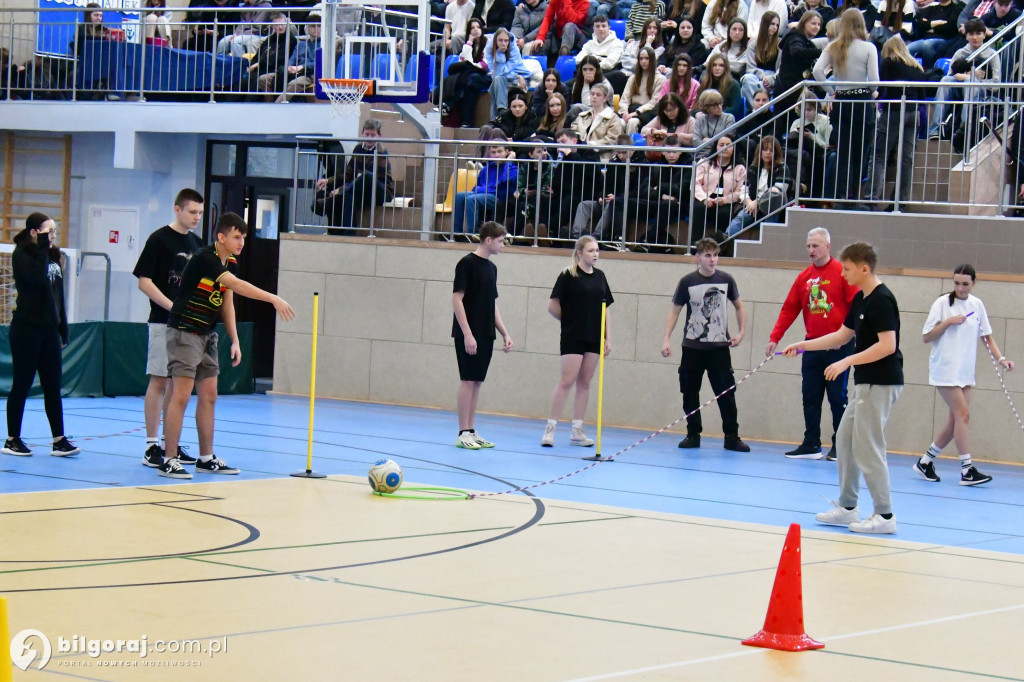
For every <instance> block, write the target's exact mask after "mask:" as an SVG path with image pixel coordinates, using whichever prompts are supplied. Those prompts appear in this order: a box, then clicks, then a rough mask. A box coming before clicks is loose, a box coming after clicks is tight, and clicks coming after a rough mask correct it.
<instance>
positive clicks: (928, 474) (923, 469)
mask: <svg viewBox="0 0 1024 682" xmlns="http://www.w3.org/2000/svg"><path fill="white" fill-rule="evenodd" d="M971 468H972V469H974V467H971ZM974 470H975V471H977V469H974ZM914 471H916V472H917V475H918V476H920V477H921V478H923V479H924V480H926V481H931V482H932V483H938V482H939V480H940V479H939V475H938V474H937V473H935V465H934V464H933V463H932V462H928V463H927V464H922V463H921V460H917V461H916V462H914ZM989 480H992V479H989Z"/></svg>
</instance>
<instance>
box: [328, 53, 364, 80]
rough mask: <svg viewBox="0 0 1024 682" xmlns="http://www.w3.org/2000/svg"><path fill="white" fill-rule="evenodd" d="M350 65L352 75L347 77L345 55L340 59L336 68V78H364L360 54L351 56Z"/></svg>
mask: <svg viewBox="0 0 1024 682" xmlns="http://www.w3.org/2000/svg"><path fill="white" fill-rule="evenodd" d="M349 64H350V65H351V66H352V70H351V71H350V72H349V74H350V75H348V76H346V75H345V55H342V56H340V57H338V64H337V66H335V67H334V77H335V78H346V77H348V78H362V77H363V76H362V73H363V71H362V68H363V67H362V61H361V59H360V57H359V55H358V54H354V55H351V56H349Z"/></svg>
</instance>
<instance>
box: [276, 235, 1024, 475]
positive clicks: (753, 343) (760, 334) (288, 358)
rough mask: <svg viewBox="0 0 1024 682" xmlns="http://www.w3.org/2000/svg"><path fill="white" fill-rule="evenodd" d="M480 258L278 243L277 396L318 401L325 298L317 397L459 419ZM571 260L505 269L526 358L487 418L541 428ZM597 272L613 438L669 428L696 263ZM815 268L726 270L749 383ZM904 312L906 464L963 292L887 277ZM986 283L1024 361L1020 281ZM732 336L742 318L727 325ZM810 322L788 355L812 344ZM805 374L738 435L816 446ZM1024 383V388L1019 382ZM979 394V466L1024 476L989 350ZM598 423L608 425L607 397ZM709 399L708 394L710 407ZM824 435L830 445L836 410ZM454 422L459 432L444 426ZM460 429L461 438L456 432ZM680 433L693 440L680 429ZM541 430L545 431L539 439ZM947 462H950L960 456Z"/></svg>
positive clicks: (753, 406)
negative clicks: (461, 287) (675, 320)
mask: <svg viewBox="0 0 1024 682" xmlns="http://www.w3.org/2000/svg"><path fill="white" fill-rule="evenodd" d="M469 248H470V247H469V246H468V245H463V246H456V245H449V244H434V243H429V244H416V243H402V242H391V241H388V240H377V241H374V242H371V243H367V242H366V241H365V240H358V241H357V240H347V239H345V238H317V237H310V236H305V235H286V236H283V237H282V243H281V276H280V288H279V291H280V293H281V295H282V296H284V297H285V298H286V299H287V300H288V301H289V302H290V303H292V305H293V306H294V307H295V309H296V312H297V319H296V320H295V321H294V322H293V323H291V324H284V323H280V322H279V323H278V325H277V339H276V341H277V350H276V353H275V366H274V389H275V390H276V391H279V392H284V393H295V394H307V395H308V390H309V368H310V351H311V325H312V294H313V292H314V291H317V292H319V293H320V311H319V322H318V327H319V333H320V337H319V340H318V344H319V349H318V360H317V363H318V371H317V394H318V395H320V396H324V397H337V398H349V399H355V400H369V401H379V402H387V403H403V404H410V405H425V406H433V407H439V408H444V409H452V408H454V401H455V388H456V384H457V382H458V374H457V370H456V365H455V357H454V352H453V350H452V340H451V338H450V334H451V324H452V312H451V278H452V273H453V272H454V268H455V264H456V262H457V261H458V260H459V258H461V257H462V256H463V255H464V254H465V253H466V252H467V251H468V250H469ZM568 258H569V252H568V251H559V250H549V249H530V248H508V249H506V251H505V252H504V253H502V254H501V255H499V256H497V257H496V260H495V262H496V264H497V266H498V289H499V294H500V298H499V300H498V302H499V307H500V309H501V314H502V317H503V318H504V320H505V323H506V326H507V327H508V329H509V331H510V333H511V334H512V338H513V339H514V340H515V342H516V348H515V350H514V351H513V352H512V353H510V354H508V355H504V354H502V353H500V352H496V354H495V357H494V361H493V362H492V364H491V370H490V373H489V375H488V379H487V383H486V384H485V386H484V389H483V391H482V393H481V400H480V410H481V411H484V412H492V413H504V414H515V415H522V416H529V417H536V418H542V417H544V416H546V412H547V409H548V403H549V400H550V395H551V389H552V388H553V386H554V382H555V381H556V378H557V373H558V366H559V361H558V323H557V322H556V321H555V320H554V319H553V318H551V317H550V316H549V315H548V313H547V301H548V297H549V294H550V291H551V286H552V285H553V284H554V281H555V278H556V276H557V274H558V271H559V270H560V269H561V268H563V267H565V266H566V265H567V264H568ZM600 267H601V268H602V269H603V270H604V271H605V272H606V274H607V275H608V279H609V282H610V283H611V286H612V290H613V292H614V293H615V304H614V305H613V306H612V307H611V308H610V310H609V320H610V323H609V333H610V345H611V354H610V356H609V357H608V360H607V363H606V368H605V406H604V415H605V421H606V423H607V424H614V425H623V426H633V427H637V428H644V429H652V430H653V429H657V428H661V427H662V426H664V425H666V424H668V423H669V422H672V421H673V420H675V419H677V418H679V417H680V416H681V415H682V400H681V397H680V395H679V384H678V375H677V373H676V371H675V370H676V365H677V363H678V359H679V351H678V344H679V343H680V342H681V327H682V324H680V325H679V326H678V327H677V329H676V333H675V334H674V335H673V343H674V344H675V347H676V350H675V351H674V354H673V357H672V358H669V359H665V358H662V357H661V355H660V353H659V348H660V345H661V338H662V332H663V329H664V324H665V316H666V314H667V313H668V311H669V309H670V305H671V302H670V301H671V294H672V292H673V290H674V288H675V285H676V283H677V281H678V279H679V277H681V276H682V275H683V274H685V273H686V272H688V271H690V270H692V269H693V268H694V267H695V265H694V264H693V262H692V259H689V258H687V259H681V258H679V257H670V256H661V257H656V256H647V257H645V258H644V259H640V258H638V257H636V256H633V255H631V254H610V255H607V256H603V257H602V261H601V265H600ZM802 267H803V265H802V264H800V265H796V264H794V265H793V266H792V267H791V268H787V267H785V266H781V267H780V266H778V265H776V266H774V267H772V266H769V265H768V264H764V263H758V262H755V261H735V262H729V261H728V259H727V261H726V262H725V263H724V269H725V270H727V271H728V272H730V273H731V274H732V275H733V276H734V277H735V278H736V281H737V284H738V286H739V289H740V294H741V297H742V299H743V301H744V303H745V308H746V311H747V315H748V318H747V319H748V327H747V335H746V337H745V338H744V340H743V342H742V343H741V344H740V346H739V347H737V348H736V349H735V350H734V351H733V363H734V366H735V369H736V373H737V379H739V378H741V377H742V376H743V375H744V374H746V373H747V372H748V371H749V370H750V369H751V368H753V367H755V366H756V365H757V364H758V363H759V362H761V360H763V359H764V348H765V345H766V344H767V342H768V334H769V332H770V331H771V328H772V326H773V325H774V323H775V319H776V317H777V315H778V312H779V308H780V306H781V303H782V301H783V299H784V298H785V295H786V293H787V292H788V290H789V287H790V286H791V284H792V282H793V279H794V277H795V276H796V274H797V272H798V270H799V269H800V268H802ZM880 272H881V274H882V276H883V279H884V281H885V282H886V283H887V284H888V285H889V287H890V288H891V289H892V290H893V291H894V292H895V294H896V296H897V298H898V300H899V302H900V307H901V311H902V324H903V335H902V344H901V346H902V350H903V353H904V357H905V365H904V367H905V373H906V380H907V386H906V389H905V390H904V392H903V396H902V397H901V398H900V401H899V402H898V403H897V405H896V408H895V409H894V411H893V414H892V417H891V420H890V422H889V426H888V428H887V434H888V438H889V447H890V449H891V450H897V451H912V452H919V451H923V450H924V449H925V448H926V447H927V446H928V444H929V443H930V442H931V438H932V435H933V433H934V431H935V430H936V429H937V428H938V426H940V425H941V424H942V423H943V422H944V420H945V418H946V411H945V408H944V405H943V404H942V402H941V400H940V399H939V398H938V396H937V394H936V392H935V390H934V389H933V388H931V387H930V386H928V385H927V381H928V354H927V351H928V347H927V346H925V345H924V344H923V343H922V342H921V340H920V338H921V337H920V333H921V327H922V325H923V324H924V320H925V317H926V315H927V311H928V308H929V307H930V306H931V304H932V302H933V301H934V300H935V299H936V298H937V297H938V296H939V295H941V294H942V293H943V292H945V291H948V290H949V289H950V287H951V283H950V280H949V279H948V276H947V277H943V276H941V274H940V273H932V276H908V275H905V274H893V273H892V271H886V270H884V269H883V270H881V271H880ZM1006 279H1008V280H1009V279H1016V281H999V282H997V281H979V284H978V287H977V288H976V290H975V291H976V293H977V294H978V295H979V296H980V297H981V298H982V299H983V300H984V301H985V303H986V306H987V307H988V311H989V314H990V317H991V320H992V325H993V329H994V333H993V335H994V338H995V339H996V341H997V343H998V345H999V347H1000V348H1001V349H1002V351H1003V352H1004V353H1005V354H1006V355H1007V356H1008V357H1010V358H1012V359H1024V334H1022V332H1024V311H1022V310H1021V308H1020V306H1019V305H1016V302H1017V300H1018V299H1019V293H1020V291H1021V284H1020V283H1019V282H1020V279H1021V278H1006ZM730 329H731V330H733V332H735V330H736V323H735V319H733V320H732V322H731V323H730ZM802 331H803V329H802V325H801V323H800V322H797V323H796V324H795V325H794V328H792V329H791V330H790V333H789V334H788V335H787V336H786V338H785V339H784V341H786V342H788V341H795V340H798V339H799V338H801V337H802ZM799 372H800V363H799V361H797V360H788V359H785V358H781V357H777V358H775V359H773V360H772V361H770V362H769V363H768V364H767V365H766V366H765V367H764V368H763V369H762V370H761V371H760V372H758V373H757V374H756V375H754V376H753V377H751V378H750V379H749V380H748V381H747V382H746V383H745V384H743V386H742V387H741V389H740V390H739V392H738V396H737V399H738V403H739V421H740V433H741V435H743V436H744V437H747V438H751V439H761V440H775V441H783V442H797V441H799V439H800V437H801V436H802V433H803V418H802V410H801V404H800V403H801V400H800V375H799ZM1021 374H1022V375H1024V373H1021ZM977 376H978V388H977V389H976V390H975V392H974V398H973V403H972V404H973V406H974V409H973V414H974V423H973V428H972V435H973V441H974V446H973V450H974V454H975V455H976V456H977V457H979V458H982V459H998V460H1003V461H1014V462H1022V461H1024V455H1022V452H1021V448H1020V447H1019V445H1020V443H1021V442H1022V440H1021V439H1022V434H1021V431H1020V427H1019V426H1018V425H1017V423H1016V421H1015V420H1014V418H1013V415H1012V413H1011V412H1010V408H1009V405H1008V404H1007V401H1006V398H1005V396H1004V395H1003V393H1002V390H1001V388H1000V385H999V382H998V379H997V377H996V375H995V372H994V371H993V369H992V365H991V361H990V360H989V358H988V355H987V353H986V351H985V350H984V347H983V346H981V344H979V351H978V371H977ZM1007 380H1008V385H1009V387H1010V388H1011V390H1015V391H1018V392H1015V393H1014V394H1013V397H1014V400H1015V402H1018V403H1021V404H1024V392H1019V391H1020V387H1021V384H1020V377H1019V376H1018V374H1017V373H1014V374H1011V375H1009V377H1008V379H1007ZM592 395H593V397H592V400H591V409H590V416H589V417H588V419H590V420H593V419H594V414H595V412H596V391H595V392H594V393H593V394H592ZM702 397H704V398H710V397H711V392H710V389H709V388H707V387H706V386H705V389H704V392H703V394H702ZM824 412H825V415H826V416H825V417H824V420H825V422H826V423H825V424H824V425H823V428H822V431H823V434H824V435H825V436H826V437H828V436H829V435H831V424H830V422H829V417H828V416H827V415H828V409H827V407H826V408H825V410H824ZM439 418H442V419H451V417H448V416H444V417H439ZM704 425H705V432H706V433H708V434H716V433H718V434H720V433H721V421H720V419H719V416H718V411H717V410H716V409H715V408H714V407H711V408H709V410H708V411H707V412H706V413H705V419H704ZM452 429H453V432H454V429H455V424H454V422H453V424H452ZM675 430H677V431H678V430H680V429H679V428H677V429H675ZM540 432H541V424H540V423H538V424H537V438H538V439H539V438H540ZM949 452H950V451H947V454H948V453H949Z"/></svg>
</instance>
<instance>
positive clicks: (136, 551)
mask: <svg viewBox="0 0 1024 682" xmlns="http://www.w3.org/2000/svg"><path fill="white" fill-rule="evenodd" d="M306 405H307V403H306V402H305V401H303V400H301V399H297V398H288V397H280V396H276V397H266V396H253V397H225V398H222V399H221V402H220V403H219V404H218V434H217V442H218V454H219V455H220V456H221V457H223V458H224V459H226V460H228V461H229V462H230V463H232V464H234V465H235V466H238V467H240V468H242V469H243V473H242V474H241V475H240V476H239V477H223V478H221V477H207V478H201V477H197V479H195V480H194V481H191V482H172V481H168V480H167V479H163V478H160V477H158V476H157V475H156V474H155V472H154V471H153V470H151V469H147V468H145V467H142V466H141V465H140V463H141V449H142V442H143V438H142V436H141V431H140V430H139V427H141V425H142V411H141V400H140V399H134V398H118V399H95V400H89V399H73V400H68V401H66V403H65V408H66V412H67V421H68V423H69V429H68V430H69V431H70V432H71V433H74V434H76V435H78V436H79V438H78V440H79V441H80V443H81V445H82V446H83V450H84V452H83V454H82V455H81V456H79V457H78V458H75V459H74V460H61V459H57V458H52V457H48V456H45V455H43V454H40V453H38V452H37V454H36V455H35V456H33V457H31V458H17V457H9V456H2V457H0V491H3V493H4V494H2V495H0V539H2V545H0V596H5V597H6V598H7V600H8V609H9V619H10V629H11V633H12V635H14V634H16V633H18V632H20V631H22V630H25V629H34V630H38V631H39V632H41V633H43V634H44V635H46V637H47V639H48V640H49V641H50V643H51V646H52V648H53V652H52V655H53V657H52V660H51V661H50V662H49V663H48V664H47V665H46V667H45V668H43V669H42V670H38V669H36V667H35V666H34V665H33V666H32V667H30V668H29V669H28V670H27V671H26V672H22V671H20V670H16V671H15V672H16V674H15V676H14V679H15V680H31V679H45V678H53V679H57V678H68V679H82V680H271V679H275V680H276V679H296V680H366V679H371V678H372V679H395V680H602V679H623V680H829V681H830V682H835V681H843V680H851V681H852V680H866V679H875V680H922V681H924V680H928V681H933V680H934V681H944V680H971V679H1001V680H1021V679H1024V652H1022V650H1021V649H1020V648H1018V647H1019V644H1018V640H1019V637H1020V632H1021V631H1022V627H1021V626H1022V625H1024V532H1022V531H1021V523H1020V522H1021V520H1022V518H1024V517H1022V514H1021V500H1022V495H1021V493H1022V492H1024V471H1022V470H1021V469H1020V468H1016V467H1010V466H999V465H987V466H986V467H985V469H984V470H985V471H986V472H987V473H991V474H992V475H994V476H995V477H996V479H995V481H993V483H992V484H990V485H989V486H986V487H979V488H964V487H961V486H958V485H956V482H955V481H954V480H952V478H953V477H952V476H950V477H949V478H948V479H944V480H943V482H942V483H941V484H929V483H927V482H924V481H922V480H921V479H919V478H916V477H914V475H913V474H912V472H910V470H909V466H910V464H911V463H912V461H913V460H912V459H911V458H910V457H904V456H898V455H893V456H891V459H890V465H891V471H892V480H893V490H894V495H893V498H894V509H895V510H896V514H897V518H898V519H899V522H900V533H899V534H898V535H896V536H893V537H888V538H875V537H862V536H855V535H852V534H849V533H847V532H846V531H845V530H843V529H830V528H826V527H821V526H817V525H815V523H814V520H813V512H815V511H821V510H822V509H824V508H825V507H827V502H825V501H824V500H823V499H822V496H823V495H831V496H833V497H834V495H835V492H836V483H835V466H834V464H832V463H828V462H825V461H817V462H816V461H790V460H786V459H785V458H783V457H782V456H781V452H782V451H783V450H785V449H786V447H785V446H782V445H773V444H758V443H752V445H754V446H755V447H754V451H753V452H752V453H750V454H749V455H737V454H736V453H729V452H726V451H724V450H722V449H721V448H720V446H719V445H718V444H716V442H715V441H714V439H709V438H708V439H705V446H704V447H703V448H702V449H701V450H699V451H692V452H686V453H683V452H682V451H680V450H678V449H677V448H676V447H675V445H676V441H677V440H678V438H677V437H673V436H671V435H669V434H666V435H664V436H660V437H658V438H655V439H654V440H652V441H650V442H648V443H645V444H644V445H643V446H641V447H639V448H636V449H635V450H631V451H630V452H628V453H626V454H625V455H623V456H622V458H621V461H615V462H613V463H608V464H601V465H599V466H597V467H595V468H593V469H591V470H588V471H587V472H584V473H581V474H579V475H577V476H572V477H570V478H568V479H565V480H563V481H560V482H558V483H554V484H550V485H542V486H539V487H536V488H533V489H531V490H530V491H529V492H528V493H514V494H507V495H497V496H492V497H483V498H478V499H474V500H470V501H463V500H457V501H421V500H404V499H385V498H381V497H377V496H374V495H372V494H370V491H369V487H368V485H367V483H366V480H365V472H366V470H367V469H368V467H369V464H370V462H372V461H373V460H374V459H376V458H378V457H380V456H389V457H391V458H392V459H395V460H396V461H398V462H399V463H400V464H402V466H403V468H404V470H405V479H406V484H405V485H406V487H409V486H413V485H415V484H416V483H423V484H426V485H434V486H448V487H453V488H459V489H464V490H468V491H484V492H500V491H504V490H508V489H512V488H516V487H520V486H525V485H532V484H535V483H540V482H544V481H547V480H549V479H552V478H555V477H557V476H561V475H563V474H566V473H569V472H571V471H575V470H576V469H578V468H579V467H580V466H581V464H583V463H582V462H580V460H579V459H578V457H579V456H580V455H581V454H585V453H583V452H582V451H581V450H580V449H579V448H570V447H569V446H560V447H556V448H553V449H547V448H541V447H540V446H539V444H538V439H539V430H538V428H542V425H541V424H538V423H537V422H531V421H527V420H520V419H512V418H503V417H487V416H485V417H483V418H482V419H481V420H480V421H479V423H478V427H479V428H480V430H481V432H482V433H484V434H485V435H486V436H487V437H488V438H490V439H491V440H494V441H495V442H497V443H498V447H497V448H495V450H493V451H480V452H467V451H464V450H458V449H456V448H455V447H453V445H452V442H453V437H452V432H453V423H454V418H453V415H451V414H450V413H446V412H442V411H436V410H419V409H413V408H401V407H393V406H384V405H367V404H358V403H345V402H334V401H321V402H318V407H317V426H316V431H315V435H316V441H317V442H316V447H315V452H316V459H315V461H314V468H315V469H317V470H318V471H322V472H323V473H326V474H328V475H329V478H327V479H325V480H320V481H317V480H305V479H296V478H290V477H289V476H288V474H289V473H290V472H293V471H299V470H301V469H303V468H304V467H305V451H306V422H305V416H304V415H305V409H306ZM44 423H45V422H44V420H43V417H42V405H41V401H30V403H29V413H28V415H27V417H26V432H27V437H26V440H27V441H28V442H30V443H31V444H34V445H41V444H42V443H43V442H44V441H45V438H43V437H40V434H39V433H36V434H33V432H32V428H33V427H34V428H35V429H36V430H40V429H41V428H42V425H43V424H44ZM40 433H42V431H41V430H40ZM644 435H646V434H644V433H641V432H637V431H630V430H624V429H609V430H607V431H606V433H605V439H606V440H605V443H606V447H605V453H606V454H607V453H611V452H614V451H616V450H618V449H619V448H621V447H624V446H625V445H628V444H630V443H632V442H634V441H636V440H639V439H640V438H641V437H643V436H644ZM33 436H35V437H33ZM190 439H194V431H192V430H191V429H186V433H185V441H186V443H187V442H189V440H190ZM955 466H956V464H955V462H952V461H949V460H940V466H939V471H940V473H943V471H944V470H945V472H947V473H949V472H952V470H953V469H954V468H955ZM211 478H213V479H215V480H210V479H211ZM789 523H799V524H801V525H802V527H803V537H802V557H803V597H804V600H803V601H804V615H805V621H806V624H807V631H808V633H809V634H810V635H811V636H812V637H814V638H816V639H818V640H821V641H823V642H824V643H825V645H826V647H825V649H822V650H818V651H811V652H804V653H782V652H777V651H769V650H763V649H755V648H749V647H744V646H742V645H741V644H740V640H742V639H744V638H746V637H749V636H750V635H752V634H754V633H755V632H756V631H757V630H759V629H760V628H761V626H762V625H763V621H764V618H765V612H766V609H767V606H768V600H769V596H770V593H771V589H772V583H773V581H774V579H775V574H776V568H777V565H778V561H779V555H780V552H781V550H782V546H783V539H784V536H785V533H786V530H787V525H788V524H789ZM75 636H78V637H79V639H78V640H74V637H75ZM143 637H145V643H146V650H147V655H146V656H145V657H143V656H141V655H140V654H139V653H134V652H131V653H129V652H126V651H123V652H121V653H117V652H102V651H100V652H97V655H96V656H91V655H89V653H88V651H74V650H72V651H60V650H59V649H60V646H59V642H60V640H61V639H63V640H64V641H65V642H82V639H83V638H84V639H85V640H99V641H102V640H111V642H113V643H116V641H117V640H124V641H125V642H127V641H130V640H137V641H138V640H142V638H143ZM157 640H162V641H164V642H168V643H171V644H170V645H165V648H166V647H167V646H174V645H175V644H174V643H177V642H179V641H181V640H196V641H197V642H198V644H197V646H201V647H203V651H201V652H197V651H192V652H182V651H179V652H178V653H171V652H167V651H162V652H161V651H157V650H156V648H155V643H156V641H157ZM27 644H28V645H29V646H32V647H34V648H35V649H36V650H37V651H40V650H41V645H40V640H39V639H38V638H29V639H28V640H27ZM85 646H86V644H83V645H82V648H83V649H84V648H85ZM178 646H184V645H178ZM189 646H192V645H189ZM65 648H67V647H65ZM211 648H212V649H216V651H213V652H211V651H210V649H211ZM172 664H173V665H172ZM179 666H180V667H179Z"/></svg>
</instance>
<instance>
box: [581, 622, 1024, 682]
mask: <svg viewBox="0 0 1024 682" xmlns="http://www.w3.org/2000/svg"><path fill="white" fill-rule="evenodd" d="M1020 609H1024V604H1016V605H1014V606H1003V607H1000V608H998V609H988V610H987V611H975V612H973V613H962V614H960V615H958V616H946V617H944V618H933V619H932V620H921V621H917V622H914V623H904V624H903V625H893V626H891V627H887V628H878V629H876V630H863V631H861V632H851V633H849V634H846V635H836V636H835V637H822V638H821V639H820V640H819V641H822V642H826V643H828V642H836V641H840V640H844V639H853V638H854V637H865V636H867V635H877V634H881V633H884V632H893V631H895V630H906V629H908V628H919V627H925V626H928V625H937V624H939V623H949V622H952V621H956V620H964V619H967V618H977V617H979V616H991V615H994V614H997V613H1006V612H1008V611H1017V610H1020ZM766 651H770V649H763V648H757V649H747V650H744V651H734V652H732V653H728V654H721V655H718V656H708V657H706V658H694V659H690V660H688V661H675V662H673V663H662V664H661V665H654V666H650V667H647V668H634V669H633V670H621V671H619V672H614V673H606V674H604V675H594V676H592V677H577V678H574V679H572V680H567V681H566V682H593V681H594V680H610V679H613V678H616V677H629V676H631V675H642V674H643V673H649V672H656V671H658V670H668V669H669V668H682V667H684V666H688V665H694V664H696V663H710V662H712V661H721V660H724V659H728V658H739V657H740V656H751V655H753V654H758V653H764V652H766Z"/></svg>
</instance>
